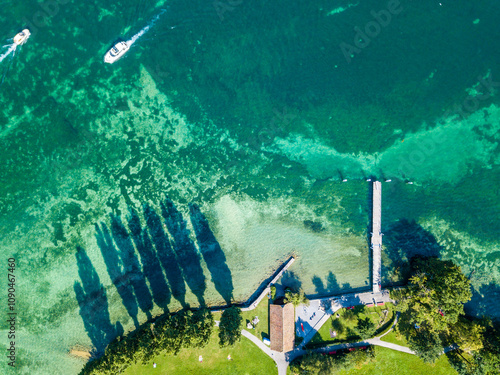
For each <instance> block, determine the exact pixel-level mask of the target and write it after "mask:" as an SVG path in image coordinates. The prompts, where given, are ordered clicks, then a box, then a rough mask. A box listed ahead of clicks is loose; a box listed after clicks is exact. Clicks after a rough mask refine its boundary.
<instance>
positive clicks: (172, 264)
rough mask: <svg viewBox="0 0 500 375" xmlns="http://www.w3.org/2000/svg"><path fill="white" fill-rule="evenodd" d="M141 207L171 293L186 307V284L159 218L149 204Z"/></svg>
mask: <svg viewBox="0 0 500 375" xmlns="http://www.w3.org/2000/svg"><path fill="white" fill-rule="evenodd" d="M143 208H144V217H145V219H146V225H147V227H148V233H149V237H151V239H152V241H153V243H154V244H155V247H156V256H157V257H158V259H159V261H160V263H161V265H162V266H163V269H164V270H165V275H166V277H167V280H168V283H169V285H170V289H171V291H172V295H173V296H174V298H175V299H177V300H178V301H179V302H180V303H181V305H182V306H183V307H186V284H185V283H184V279H183V277H182V271H181V269H180V268H179V264H178V262H177V258H176V256H175V253H174V252H173V250H172V247H171V246H170V241H169V239H168V236H167V234H166V233H165V231H164V230H163V225H162V222H161V218H160V217H159V216H158V214H157V213H156V212H155V211H154V210H153V209H152V208H151V207H150V206H149V205H147V204H146V205H144V207H143Z"/></svg>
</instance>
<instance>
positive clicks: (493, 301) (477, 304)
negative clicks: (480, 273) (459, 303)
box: [465, 282, 500, 319]
mask: <svg viewBox="0 0 500 375" xmlns="http://www.w3.org/2000/svg"><path fill="white" fill-rule="evenodd" d="M465 312H466V313H467V314H469V315H472V316H479V317H480V316H483V315H486V316H490V317H492V318H497V319H498V318H500V286H498V285H497V284H495V283H492V282H490V283H489V284H484V285H481V287H480V288H479V289H476V288H475V287H472V298H471V300H470V301H469V302H467V303H466V304H465Z"/></svg>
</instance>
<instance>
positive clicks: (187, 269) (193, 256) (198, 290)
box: [161, 198, 206, 305]
mask: <svg viewBox="0 0 500 375" xmlns="http://www.w3.org/2000/svg"><path fill="white" fill-rule="evenodd" d="M161 212H162V216H163V218H164V219H165V223H166V225H167V228H168V232H169V233H170V235H171V236H172V245H173V248H174V250H175V253H176V255H177V259H178V261H179V264H180V266H181V268H182V271H183V274H184V280H186V282H187V284H188V286H189V288H190V289H191V291H192V292H193V293H194V295H195V296H196V298H198V301H199V303H200V305H205V299H204V298H203V295H204V293H205V289H206V283H205V276H204V275H203V269H202V268H201V263H200V255H199V253H198V251H197V250H196V247H195V245H194V243H193V241H192V240H191V238H190V237H189V230H188V229H187V226H186V221H185V220H184V218H183V217H182V214H181V213H180V212H179V211H178V210H177V208H176V207H175V205H174V203H173V202H172V201H171V200H170V199H169V198H167V199H166V200H165V204H163V203H161Z"/></svg>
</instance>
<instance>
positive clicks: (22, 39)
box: [0, 29, 31, 85]
mask: <svg viewBox="0 0 500 375" xmlns="http://www.w3.org/2000/svg"><path fill="white" fill-rule="evenodd" d="M30 35H31V34H30V31H29V30H28V29H24V30H23V31H21V32H20V33H18V34H17V35H16V36H15V37H14V38H13V39H10V40H12V41H13V42H12V43H11V44H6V45H4V46H2V48H7V47H8V48H7V51H5V52H4V53H3V54H2V55H0V63H1V62H2V61H3V60H5V59H6V58H7V57H9V56H10V62H9V65H8V66H7V69H6V70H5V72H4V73H3V74H2V81H1V82H0V85H1V84H2V83H3V81H4V80H5V76H6V75H7V73H8V71H9V69H10V66H11V65H12V61H13V60H14V56H15V54H16V49H17V47H18V46H22V45H23V44H24V43H26V41H27V40H28V38H29V37H30Z"/></svg>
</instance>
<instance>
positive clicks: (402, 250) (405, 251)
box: [382, 219, 441, 280]
mask: <svg viewBox="0 0 500 375" xmlns="http://www.w3.org/2000/svg"><path fill="white" fill-rule="evenodd" d="M384 233H385V236H384V241H383V242H384V249H385V251H384V252H385V254H386V256H387V257H388V258H389V260H390V264H389V265H387V264H384V262H382V265H383V267H384V268H386V270H387V271H385V270H383V273H384V274H388V273H391V272H393V273H394V274H395V275H396V276H397V277H398V278H399V279H400V280H406V279H407V278H408V276H409V274H410V264H409V261H410V260H411V258H413V257H415V256H417V255H418V256H424V257H438V256H439V253H440V251H441V246H440V245H439V244H438V243H437V241H436V239H435V238H434V236H433V235H432V234H431V233H430V232H428V231H426V230H425V229H424V228H422V227H421V226H420V225H419V224H417V223H416V222H415V221H414V220H412V221H408V220H406V219H400V220H399V221H398V222H396V223H394V224H393V225H392V226H391V227H390V228H389V229H388V230H387V231H386V232H384ZM387 267H390V269H387Z"/></svg>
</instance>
